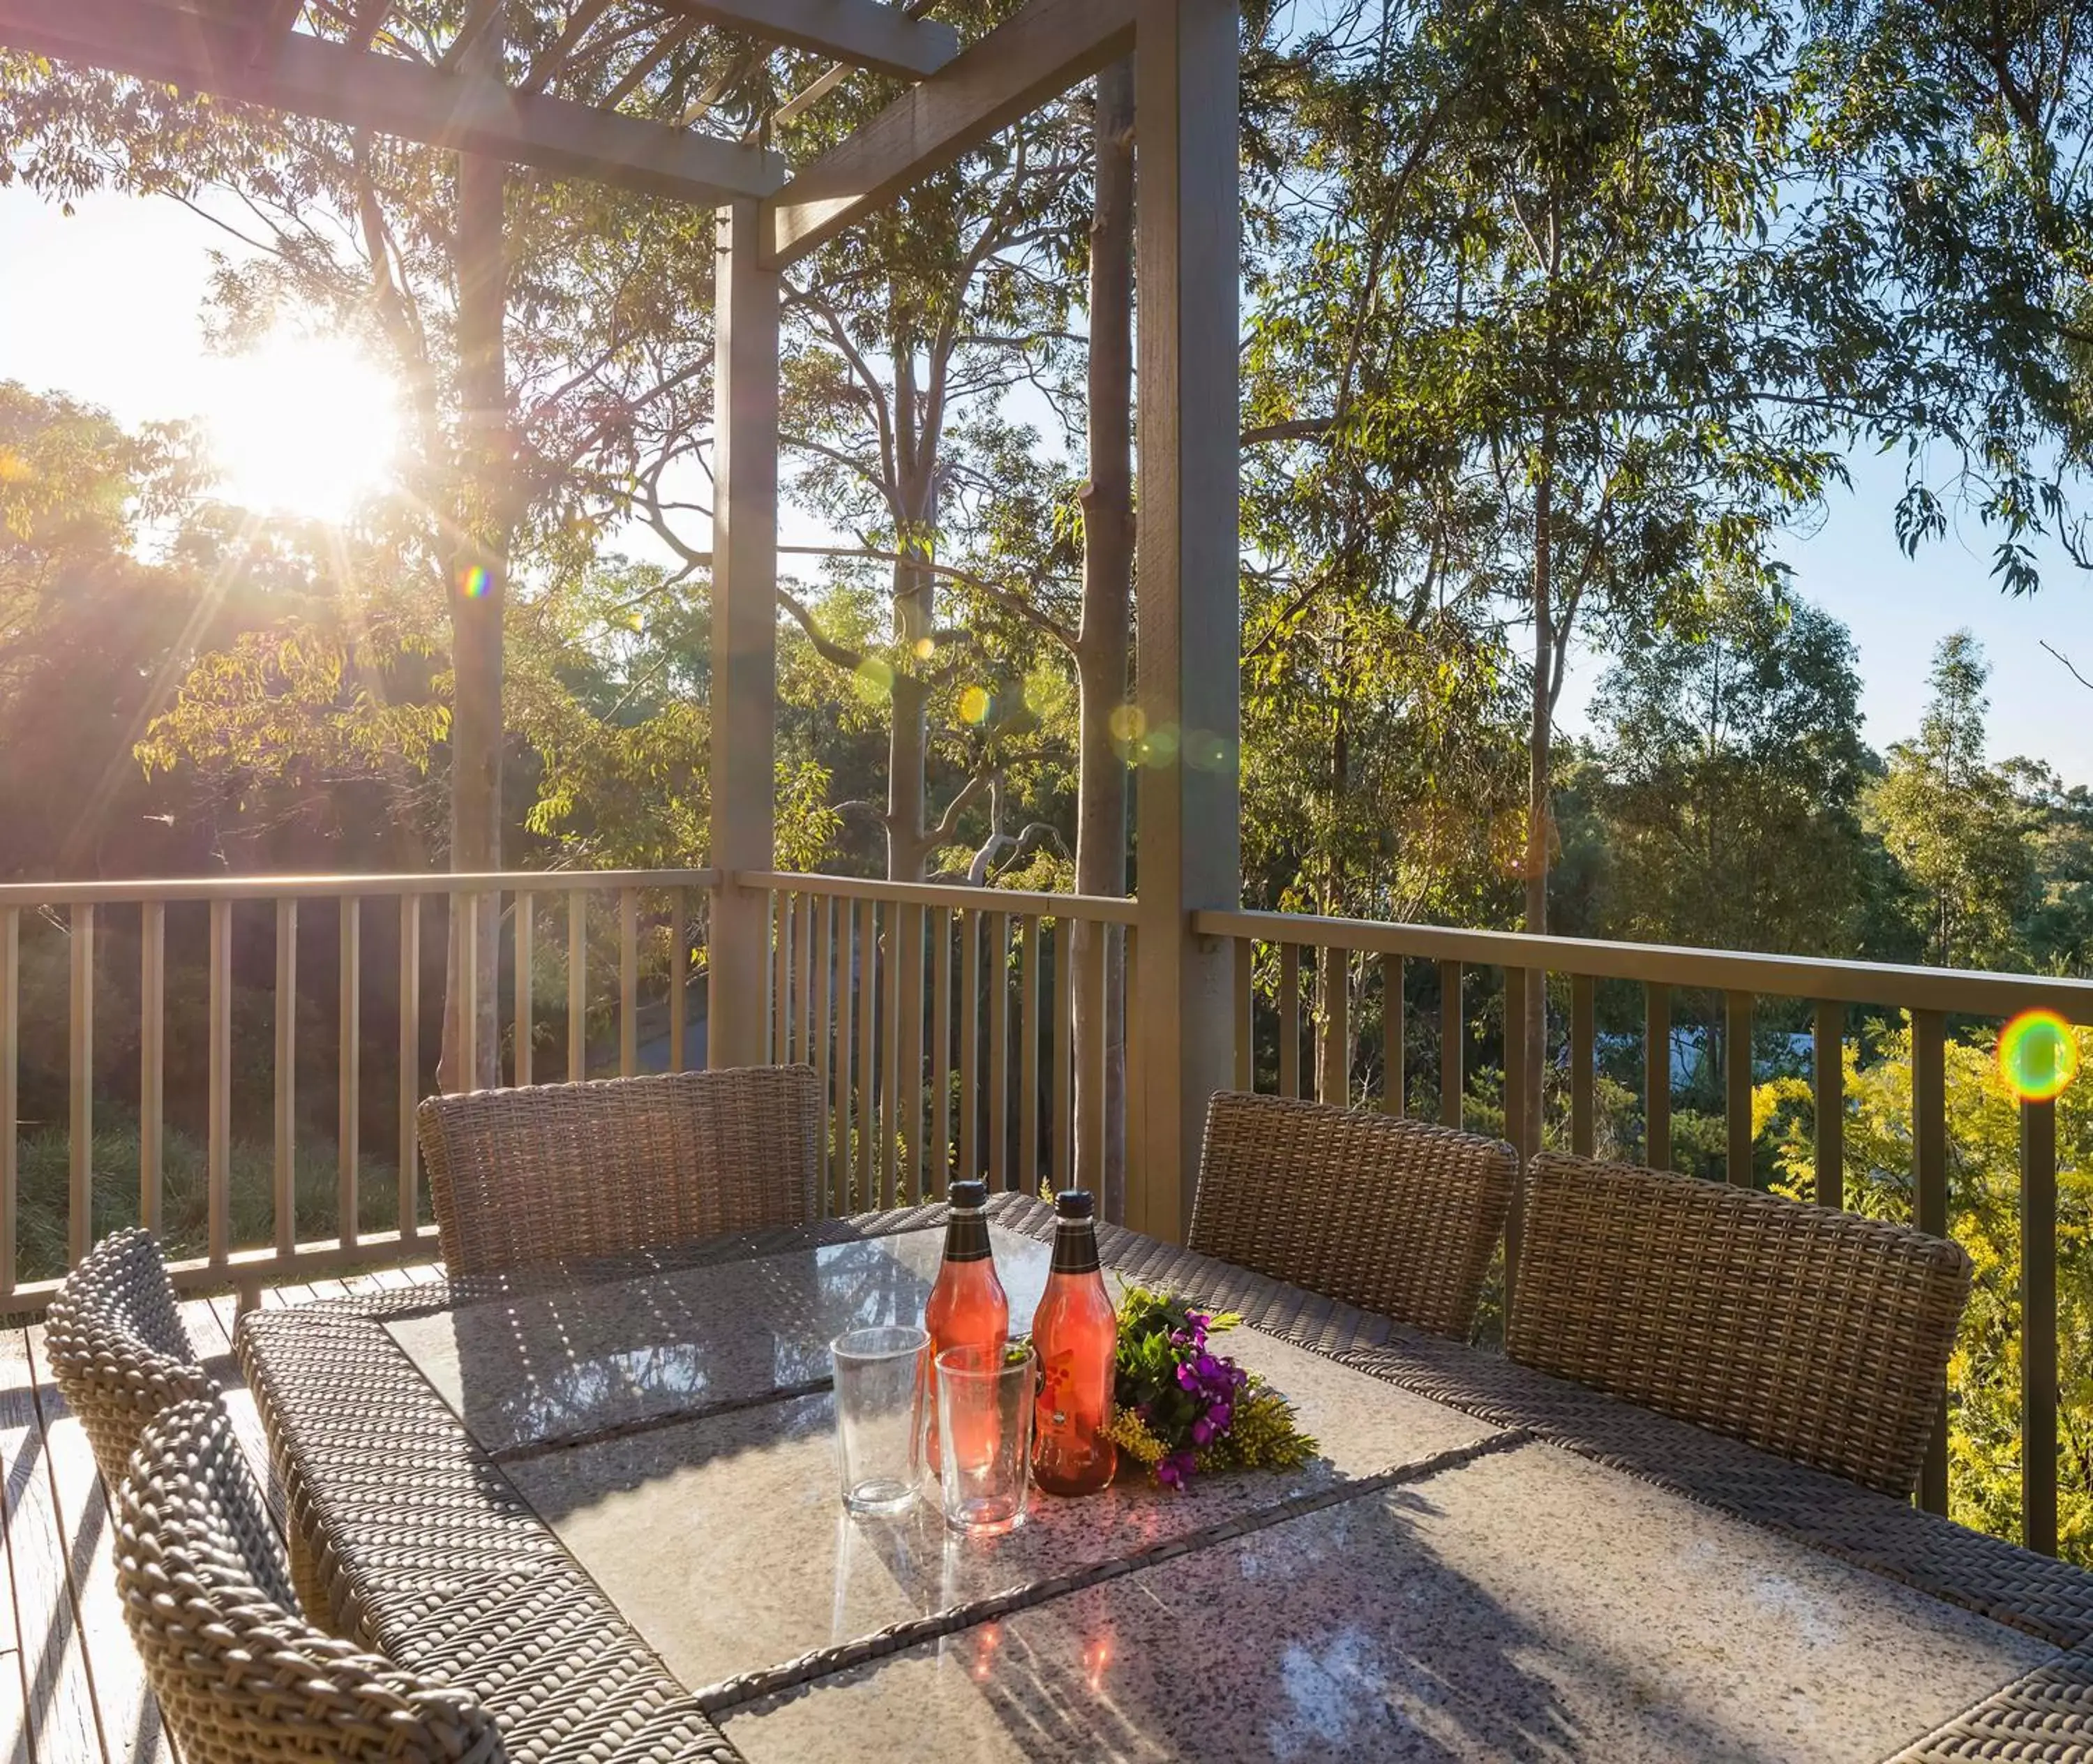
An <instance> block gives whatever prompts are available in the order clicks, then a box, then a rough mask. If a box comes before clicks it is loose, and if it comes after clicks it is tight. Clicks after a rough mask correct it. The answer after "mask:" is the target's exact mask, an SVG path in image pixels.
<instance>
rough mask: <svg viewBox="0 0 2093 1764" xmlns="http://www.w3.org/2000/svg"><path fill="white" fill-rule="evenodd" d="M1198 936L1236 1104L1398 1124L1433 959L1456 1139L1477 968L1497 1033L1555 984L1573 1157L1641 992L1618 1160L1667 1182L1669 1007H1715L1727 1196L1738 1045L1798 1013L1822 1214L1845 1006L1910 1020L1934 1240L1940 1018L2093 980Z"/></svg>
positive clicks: (1512, 1104) (1547, 942) (2040, 1153)
mask: <svg viewBox="0 0 2093 1764" xmlns="http://www.w3.org/2000/svg"><path fill="white" fill-rule="evenodd" d="M1194 928H1195V929H1196V930H1198V931H1199V932H1201V933H1203V934H1207V935H1211V936H1214V937H1218V938H1228V939H1230V940H1232V941H1233V943H1234V945H1235V947H1236V952H1237V955H1236V1028H1237V1034H1236V1046H1237V1071H1236V1081H1237V1086H1238V1087H1240V1088H1242V1089H1246V1090H1247V1089H1253V1088H1258V1087H1260V1086H1262V1087H1263V1088H1267V1089H1272V1088H1276V1090H1278V1091H1279V1092H1280V1094H1286V1095H1296V1096H1298V1095H1302V1094H1317V1095H1319V1096H1320V1097H1321V1098H1322V1099H1324V1100H1325V1101H1328V1102H1332V1103H1359V1102H1362V1101H1365V1102H1371V1103H1377V1104H1378V1106H1380V1107H1383V1108H1384V1109H1389V1110H1391V1111H1393V1112H1398V1113H1399V1112H1402V1111H1403V1110H1404V1109H1405V1108H1406V1107H1407V1105H1408V1101H1409V1097H1410V1085H1409V1079H1410V1077H1411V1076H1412V1075H1413V1072H1414V1067H1413V1065H1412V1064H1411V1063H1410V1060H1409V1057H1408V1050H1407V1048H1406V1046H1405V1041H1406V1025H1407V1024H1410V1023H1412V1022H1414V1021H1416V1013H1415V1012H1413V1011H1412V1010H1410V1008H1407V1006H1406V973H1407V971H1408V970H1409V969H1410V964H1428V966H1429V968H1430V969H1431V970H1432V980H1428V981H1427V982H1426V984H1425V986H1423V987H1422V988H1419V990H1430V989H1431V986H1432V982H1433V981H1436V992H1437V1010H1436V1016H1437V1023H1436V1037H1435V1038H1436V1042H1437V1049H1436V1055H1435V1062H1436V1066H1437V1068H1438V1069H1437V1072H1436V1078H1437V1086H1436V1088H1437V1093H1438V1094H1437V1099H1436V1102H1437V1112H1438V1115H1439V1118H1440V1119H1441V1120H1443V1121H1445V1122H1446V1123H1447V1124H1449V1125H1462V1122H1463V1120H1464V1118H1465V1116H1466V1114H1467V1112H1468V1111H1470V1110H1471V1109H1472V1108H1473V1107H1474V1102H1473V1099H1472V1097H1471V1076H1470V1074H1469V1073H1467V1070H1466V1069H1465V1067H1466V1062H1467V1058H1468V1055H1469V1054H1470V1052H1471V1046H1472V1038H1471V1036H1470V1035H1469V1034H1467V1009H1468V1002H1469V988H1468V985H1467V982H1468V981H1469V979H1470V977H1471V976H1472V975H1474V974H1475V973H1476V971H1477V970H1481V971H1482V972H1483V973H1484V977H1485V980H1486V981H1487V979H1488V977H1490V976H1492V975H1494V977H1496V981H1497V985H1496V989H1495V991H1494V994H1493V995H1490V994H1488V993H1487V992H1486V993H1485V996H1488V997H1491V1000H1492V1002H1493V1003H1495V1004H1496V1005H1497V1007H1498V1008H1499V1009H1500V1010H1501V1021H1503V1022H1506V1023H1512V1024H1516V1023H1519V1021H1522V1019H1523V1013H1524V1008H1525V1004H1526V1000H1527V997H1528V996H1529V992H1530V989H1532V988H1534V987H1537V986H1546V985H1547V983H1548V982H1549V978H1550V977H1554V978H1555V979H1556V980H1557V982H1558V990H1564V989H1563V988H1562V986H1561V985H1560V982H1567V985H1566V990H1567V994H1568V997H1567V1000H1566V1003H1567V1007H1568V1008H1567V1012H1566V1014H1567V1016H1568V1025H1567V1027H1568V1034H1567V1037H1566V1043H1567V1045H1566V1050H1565V1051H1566V1066H1567V1070H1566V1073H1564V1077H1565V1078H1566V1087H1567V1089H1568V1091H1569V1097H1568V1111H1567V1113H1568V1122H1567V1126H1568V1133H1567V1136H1566V1137H1567V1139H1568V1142H1569V1146H1568V1149H1570V1150H1571V1151H1576V1152H1579V1153H1581V1154H1584V1155H1591V1153H1592V1151H1594V1149H1595V1145H1594V1140H1595V1131H1594V1129H1595V1124H1596V1120H1597V1108H1596V1099H1595V1092H1596V1089H1597V1068H1598V1063H1599V1062H1598V1036H1597V1029H1596V1021H1597V1011H1596V1008H1595V1003H1596V990H1597V982H1601V981H1606V982H1616V983H1623V982H1625V983H1628V984H1631V985H1636V986H1640V989H1641V991H1642V1018H1643V1034H1642V1042H1643V1046H1642V1066H1643V1097H1642V1099H1641V1100H1642V1103H1643V1123H1644V1133H1643V1142H1642V1144H1641V1145H1640V1146H1630V1147H1618V1148H1616V1150H1617V1151H1619V1152H1620V1153H1621V1154H1622V1155H1632V1156H1633V1157H1634V1159H1636V1161H1638V1162H1642V1163H1645V1164H1649V1165H1651V1166H1653V1168H1658V1169H1667V1168H1670V1167H1671V1165H1672V1162H1673V1156H1672V1153H1673V1146H1672V1078H1673V1073H1672V1064H1673V1059H1674V1043H1673V1016H1672V1005H1673V995H1674V993H1675V992H1677V991H1686V992H1699V993H1705V994H1708V995H1713V996H1714V997H1715V998H1717V999H1719V1000H1720V1010H1721V1023H1722V1032H1721V1041H1722V1045H1723V1049H1724V1058H1723V1060H1722V1068H1723V1069H1722V1099H1723V1108H1722V1112H1723V1117H1724V1126H1725V1129H1726V1134H1725V1137H1726V1141H1727V1156H1726V1159H1725V1163H1726V1168H1725V1172H1724V1173H1725V1174H1726V1175H1727V1177H1728V1179H1729V1180H1730V1181H1732V1182H1736V1183H1740V1184H1744V1183H1749V1182H1750V1181H1752V1180H1753V1172H1752V1159H1753V1145H1754V1134H1753V1120H1752V1092H1753V1060H1752V1057H1751V1054H1750V1049H1751V1047H1752V1045H1753V1035H1752V1028H1753V1016H1754V1012H1755V1011H1756V1010H1757V1008H1758V1007H1759V1004H1760V1003H1761V1001H1762V1000H1766V999H1783V1000H1788V1001H1799V1002H1800V1004H1801V1005H1802V1006H1803V1007H1805V1009H1806V1011H1807V1014H1808V1017H1809V1022H1810V1032H1809V1033H1810V1035H1811V1038H1812V1042H1813V1047H1812V1058H1811V1059H1810V1060H1809V1068H1810V1073H1811V1077H1810V1084H1811V1088H1812V1090H1813V1101H1814V1105H1815V1106H1814V1110H1813V1113H1814V1116H1815V1142H1814V1146H1813V1159H1814V1164H1813V1172H1812V1176H1813V1196H1812V1198H1814V1199H1815V1200H1816V1201H1817V1202H1818V1203H1819V1204H1821V1205H1823V1206H1827V1207H1841V1206H1843V1205H1844V1203H1845V1200H1846V1194H1845V1187H1844V1172H1845V1151H1844V1124H1845V1120H1846V1107H1845V1098H1844V1058H1843V1051H1842V1050H1843V1045H1844V1041H1845V1038H1846V1026H1847V1025H1846V1018H1847V1015H1848V1009H1849V1008H1850V1007H1852V1006H1856V1005H1859V1006H1872V1007H1875V1008H1879V1009H1886V1010H1900V1011H1904V1012H1909V1014H1910V1022H1911V1049H1912V1073H1911V1081H1912V1123H1911V1129H1912V1131H1911V1144H1912V1171H1911V1175H1912V1190H1913V1223H1914V1224H1917V1225H1918V1226H1919V1228H1920V1229H1922V1230H1926V1231H1930V1232H1933V1233H1936V1234H1939V1235H1942V1236H1945V1235H1947V1233H1948V1223H1949V1221H1948V1155H1947V1148H1948V1130H1947V1129H1948V1123H1947V1081H1946V1068H1945V1053H1946V1047H1947V1030H1948V1018H1949V1016H1951V1015H1952V1016H1958V1017H1972V1018H1978V1019H1987V1020H1990V1021H2003V1020H2005V1019H2008V1018H2010V1017H2013V1016H2017V1015H2018V1014H2020V1013H2021V1012H2024V1011H2028V1010H2033V1009H2048V1010H2052V1011H2055V1012H2057V1013H2058V1014H2059V1015H2060V1016H2062V1017H2063V1018H2064V1019H2065V1021H2068V1022H2070V1023H2074V1024H2093V982H2089V981H2083V980H2069V979H2054V978H2046V977H2035V976H2028V975H2018V974H1998V973H1966V972H1961V971H1956V970H1951V969H1932V968H1909V967H1896V966H1889V965H1884V964H1870V963H1863V962H1838V961H1822V960H1811V959H1808V958H1803V957H1795V956H1758V955H1746V954H1740V953H1737V952H1733V951H1718V950H1701V949H1680V948H1669V947H1660V946H1656V945H1647V944H1632V943H1593V942H1588V941H1585V940H1584V939H1581V938H1561V937H1528V936H1525V935H1522V934H1517V933H1510V932H1494V931H1465V930H1447V929H1442V928H1441V927H1437V926H1432V925H1386V924H1380V923H1376V922H1371V921H1362V920H1351V919H1326V918H1309V917H1296V916H1293V915H1287V914H1280V913H1270V912H1202V913H1199V914H1197V915H1196V916H1195V917H1194ZM1260 964H1262V968H1261V971H1260ZM1362 996H1369V997H1371V998H1372V1001H1373V1002H1374V1003H1376V1005H1377V1006H1378V1007H1379V1010H1378V1015H1379V1016H1380V1036H1379V1038H1378V1042H1379V1045H1378V1046H1377V1047H1372V1048H1367V1047H1363V1045H1362V1042H1361V1039H1360V1038H1358V1037H1357V1036H1355V1035H1354V1034H1353V1033H1352V1030H1351V1028H1350V1022H1351V1020H1352V1017H1353V1015H1354V1003H1355V1001H1356V1000H1358V999H1360V998H1361V997H1362ZM1391 1006H1393V1008H1391ZM1261 1028H1268V1029H1269V1030H1270V1034H1269V1037H1268V1038H1267V1040H1268V1041H1269V1042H1271V1043H1272V1044H1275V1045H1274V1050H1273V1051H1274V1055H1275V1057H1274V1058H1273V1059H1272V1060H1271V1061H1269V1062H1268V1063H1267V1064H1266V1065H1265V1068H1264V1069H1262V1070H1261V1069H1260V1064H1259V1060H1258V1050H1259V1047H1260V1046H1261V1045H1263V1042H1261V1041H1260V1037H1259V1029H1261ZM1711 1039H1712V1038H1711ZM1304 1055H1305V1058H1304ZM1500 1070H1501V1077H1502V1091H1501V1099H1502V1116H1501V1119H1502V1122H1503V1125H1504V1129H1505V1132H1506V1137H1507V1138H1510V1139H1511V1140H1512V1141H1513V1142H1514V1144H1515V1145H1517V1146H1519V1151H1520V1152H1521V1155H1530V1153H1531V1152H1532V1151H1533V1150H1534V1149H1536V1148H1534V1147H1532V1146H1528V1145H1527V1144H1525V1143H1523V1140H1524V1138H1525V1137H1526V1129H1525V1128H1524V1126H1523V1123H1524V1122H1525V1121H1526V1120H1527V1119H1528V1118H1529V1107H1528V1105H1529V1104H1530V1102H1531V1090H1530V1086H1532V1085H1534V1084H1535V1083H1536V1082H1539V1081H1543V1079H1544V1075H1543V1074H1541V1073H1534V1072H1530V1071H1528V1070H1527V1059H1526V1055H1525V1048H1524V1042H1523V1037H1521V1036H1519V1035H1518V1034H1503V1035H1502V1036H1501V1061H1500ZM1362 1080H1363V1081H1365V1082H1367V1083H1371V1089H1372V1092H1373V1094H1371V1095H1370V1096H1369V1095H1365V1094H1362V1092H1363V1084H1362V1082H1361V1081H1362ZM2020 1112H2021V1139H2020V1165H2021V1167H2020V1230H2021V1243H2020V1252H2021V1309H2022V1317H2023V1330H2024V1333H2023V1338H2022V1341H2021V1514H2022V1526H2023V1541H2025V1542H2026V1544H2027V1545H2028V1547H2029V1548H2030V1549H2039V1550H2042V1551H2044V1552H2045V1553H2049V1554H2054V1552H2055V1550H2056V1449H2057V1421H2056V1402H2057V1342H2056V1242H2057V1240H2056V1105H2055V1103H2053V1102H2030V1101H2025V1100H2024V1101H2022V1102H2021V1104H2020ZM1505 1248H1506V1279H1507V1281H1508V1282H1510V1281H1515V1280H1516V1278H1517V1274H1518V1257H1519V1220H1518V1216H1517V1214H1516V1212H1514V1216H1513V1220H1512V1222H1511V1224H1510V1229H1508V1231H1507V1233H1506V1246H1505ZM1943 1422H1944V1416H1943ZM1919 1498H1920V1501H1921V1502H1922V1505H1924V1506H1926V1507H1928V1508H1929V1509H1930V1510H1933V1511H1935V1512H1945V1511H1946V1510H1947V1506H1948V1459H1947V1444H1946V1430H1945V1427H1944V1425H1943V1427H1942V1428H1939V1429H1937V1430H1936V1432H1935V1438H1934V1442H1933V1445H1932V1448H1931V1450H1930V1453H1929V1455H1928V1457H1927V1459H1926V1467H1925V1469H1924V1471H1923V1473H1922V1479H1921V1483H1920V1488H1919Z"/></svg>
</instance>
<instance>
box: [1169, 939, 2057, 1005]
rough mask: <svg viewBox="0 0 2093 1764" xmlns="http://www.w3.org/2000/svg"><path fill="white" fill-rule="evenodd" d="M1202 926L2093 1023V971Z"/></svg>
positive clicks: (1520, 964)
mask: <svg viewBox="0 0 2093 1764" xmlns="http://www.w3.org/2000/svg"><path fill="white" fill-rule="evenodd" d="M1192 918H1193V928H1194V930H1197V931H1198V932H1201V933H1202V934H1205V935H1207V936H1210V937H1247V938H1256V939H1257V940H1258V941H1259V942H1261V943H1294V944H1299V945H1304V946H1308V947H1319V948H1336V949H1357V950H1371V951H1376V953H1379V954H1383V955H1389V956H1419V957H1428V958H1430V959H1432V960H1437V961H1463V962H1472V963H1475V964H1479V965H1482V966H1488V967H1502V968H1520V969H1540V970H1542V971H1544V972H1547V973H1562V974H1589V975H1592V976H1594V977H1597V978H1601V979H1610V980H1640V981H1644V982H1651V983H1654V984H1657V985H1660V986H1689V987H1707V988H1709V989H1712V990H1717V991H1727V992H1750V993H1756V994H1761V995H1766V996H1769V997H1774V998H1791V999H1829V1000H1831V1002H1833V1003H1839V1004H1879V1005H1888V1006H1894V1007H1896V1008H1900V1009H1903V1010H1910V1011H1949V1012H1961V1013H1963V1014H1965V1015H1968V1016H2013V1015H2015V1014H2016V1013H2017V1012H2021V1011H2026V1010H2030V1009H2033V1008H2036V1007H2043V1008H2048V1009H2050V1010H2053V1011H2055V1012H2057V1013H2058V1014H2059V1015H2061V1016H2063V1017H2064V1018H2065V1020H2066V1021H2069V1022H2073V1023H2083V1024H2093V980H2068V979H2060V978H2057V977H2054V976H2051V975H2046V974H2002V973H1974V972H1970V971H1968V970H1965V969H1954V968H1912V967H1904V966H1900V965H1896V964H1891V963H1886V962H1857V961H1833V960H1826V959H1825V958H1823V957H1820V956H1763V955H1754V954H1752V953H1750V952H1748V951H1741V950H1712V949H1688V948H1681V947H1675V946H1672V945H1668V944H1662V943H1602V942H1599V941H1597V940H1596V939H1592V938H1581V937H1534V936H1530V935H1528V934H1527V933H1525V932H1523V931H1468V930H1455V929H1453V928H1451V927H1449V926H1445V925H1389V924H1384V923H1381V922H1380V921H1376V920H1371V919H1324V918H1315V917H1309V916H1307V915H1305V914H1296V913H1289V912H1240V911H1238V912H1225V911H1224V912H1196V913H1194V915H1193V916H1192Z"/></svg>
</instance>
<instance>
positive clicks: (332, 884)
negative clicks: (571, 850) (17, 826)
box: [0, 869, 719, 907]
mask: <svg viewBox="0 0 2093 1764" xmlns="http://www.w3.org/2000/svg"><path fill="white" fill-rule="evenodd" d="M718 881H719V872H718V871H717V870H716V869H510V870H484V871H453V870H437V871H416V872H414V873H411V874H407V875H390V876H388V875H373V876H355V875H340V876H181V877H175V878H168V879H166V880H158V881H156V880H150V879H141V880H139V881H137V882H4V883H0V907H65V906H92V905H94V904H97V903H100V902H117V903H128V902H133V901H140V900H309V899H348V898H349V897H350V896H352V895H470V894H496V893H509V892H522V893H527V894H546V895H552V894H566V893H570V892H571V891H574V890H576V889H591V890H594V889H600V888H710V887H712V886H714V885H715V884H716V883H717V882H718Z"/></svg>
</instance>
